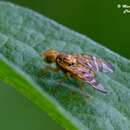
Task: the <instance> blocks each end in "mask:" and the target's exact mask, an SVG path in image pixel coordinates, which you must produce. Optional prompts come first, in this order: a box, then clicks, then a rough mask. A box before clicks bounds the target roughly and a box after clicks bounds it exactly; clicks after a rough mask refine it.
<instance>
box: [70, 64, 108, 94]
mask: <svg viewBox="0 0 130 130" xmlns="http://www.w3.org/2000/svg"><path fill="white" fill-rule="evenodd" d="M70 72H71V74H72V76H74V77H75V78H79V79H81V80H83V81H85V82H86V83H88V84H90V85H91V86H92V87H93V88H95V89H96V90H98V91H100V92H103V93H107V92H106V90H105V89H104V87H103V86H102V84H100V83H99V82H98V81H97V80H96V74H95V72H94V71H93V70H91V69H89V68H87V67H84V66H82V65H81V64H77V65H75V66H74V65H73V66H72V67H70Z"/></svg>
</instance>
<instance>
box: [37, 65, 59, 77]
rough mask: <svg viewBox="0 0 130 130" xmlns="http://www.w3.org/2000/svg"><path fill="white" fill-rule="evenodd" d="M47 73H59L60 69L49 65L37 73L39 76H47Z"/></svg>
mask: <svg viewBox="0 0 130 130" xmlns="http://www.w3.org/2000/svg"><path fill="white" fill-rule="evenodd" d="M49 71H52V72H55V73H56V72H59V71H60V68H59V67H58V66H56V68H54V67H52V66H50V65H47V66H46V67H45V68H44V69H42V70H41V71H40V73H39V76H45V75H47V74H48V72H49Z"/></svg>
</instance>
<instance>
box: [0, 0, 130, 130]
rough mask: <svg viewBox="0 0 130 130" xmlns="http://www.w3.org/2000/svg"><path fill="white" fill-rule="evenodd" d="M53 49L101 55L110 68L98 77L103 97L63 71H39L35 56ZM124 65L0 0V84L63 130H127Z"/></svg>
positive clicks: (128, 78) (129, 93) (128, 91)
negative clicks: (109, 64) (112, 72)
mask: <svg viewBox="0 0 130 130" xmlns="http://www.w3.org/2000/svg"><path fill="white" fill-rule="evenodd" d="M49 48H54V49H57V50H59V51H63V52H67V53H84V54H91V55H96V56H99V57H102V58H103V59H105V60H107V61H109V62H111V63H112V64H113V65H114V67H115V72H114V74H112V75H105V74H101V73H100V74H99V76H98V77H99V79H100V82H102V84H103V85H104V86H105V89H106V90H107V91H108V94H107V95H103V94H102V93H99V92H97V91H94V90H93V89H92V88H91V87H88V85H87V84H86V85H85V86H86V87H85V90H84V93H89V94H90V95H91V97H90V99H86V98H85V97H84V96H83V94H82V93H81V92H80V90H79V84H80V83H79V82H78V81H75V80H73V79H69V80H67V81H65V82H61V83H60V80H59V79H60V78H61V77H62V76H64V74H63V73H61V72H59V73H53V72H49V73H48V74H47V75H45V76H40V75H39V73H40V71H41V70H42V69H45V66H46V64H45V62H44V61H43V60H42V58H41V57H40V53H41V52H42V51H45V50H47V49H49ZM129 66H130V61H129V60H127V59H126V58H123V57H122V56H120V55H118V54H116V53H114V52H112V51H110V50H109V49H107V48H105V47H103V46H101V45H99V44H98V43H96V42H94V41H93V40H91V39H89V38H88V37H86V36H83V35H80V34H78V33H76V32H74V31H71V30H69V29H67V28H65V27H63V26H62V25H59V24H57V23H56V22H54V21H52V20H50V19H48V18H46V17H44V16H41V15H39V14H37V13H35V12H33V11H31V10H29V9H26V8H22V7H19V6H16V5H14V4H11V3H6V2H0V80H2V81H3V82H5V83H6V84H8V85H9V86H12V87H14V88H15V89H17V90H18V91H19V92H21V93H22V94H23V95H24V96H26V97H28V98H29V99H30V100H31V101H32V102H34V103H35V104H37V105H38V106H39V107H40V108H41V109H42V110H44V111H46V112H47V113H48V114H49V115H50V116H51V117H52V118H53V119H54V120H56V121H57V122H58V123H59V124H61V125H62V126H63V127H64V128H66V129H68V130H76V129H80V130H130V103H129V101H130V67H129Z"/></svg>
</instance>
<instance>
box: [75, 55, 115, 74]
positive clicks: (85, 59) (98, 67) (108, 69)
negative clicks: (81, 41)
mask: <svg viewBox="0 0 130 130" xmlns="http://www.w3.org/2000/svg"><path fill="white" fill-rule="evenodd" d="M76 58H77V62H79V63H80V64H82V65H84V66H86V67H89V68H90V69H92V70H93V71H95V72H98V71H100V72H104V73H113V71H114V67H113V66H112V64H110V63H107V62H106V61H104V60H102V59H101V58H97V57H95V56H89V55H84V56H77V57H76Z"/></svg>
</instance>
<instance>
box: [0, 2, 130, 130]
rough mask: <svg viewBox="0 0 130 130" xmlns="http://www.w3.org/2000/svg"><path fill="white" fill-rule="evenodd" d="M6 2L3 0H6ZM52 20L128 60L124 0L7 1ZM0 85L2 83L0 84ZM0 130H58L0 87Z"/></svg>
mask: <svg viewBox="0 0 130 130" xmlns="http://www.w3.org/2000/svg"><path fill="white" fill-rule="evenodd" d="M6 1H7V0H6ZM8 1H10V2H13V3H16V4H19V5H22V6H24V7H28V8H30V9H32V10H35V11H37V12H39V13H41V14H43V15H45V16H47V17H49V18H52V19H54V20H55V21H57V22H58V23H60V24H63V25H65V26H67V27H69V28H71V29H73V30H75V31H77V32H80V33H82V34H85V35H87V36H89V37H90V38H92V39H93V40H95V41H97V42H99V43H100V44H103V45H104V46H106V47H108V48H110V49H112V50H114V51H115V52H117V53H119V54H121V55H123V56H125V57H127V58H129V59H130V49H129V48H130V36H129V35H130V26H129V25H130V14H123V9H119V8H117V4H127V5H130V2H129V1H126V0H98V1H97V0H8ZM0 86H4V85H1V83H0ZM0 88H1V89H0V103H1V104H0V106H1V107H0V129H2V130H9V129H10V130H17V129H19V130H62V128H61V127H60V126H59V125H57V124H56V123H55V122H54V121H52V120H51V119H50V117H48V116H47V115H46V113H43V112H42V111H41V110H40V109H39V108H38V107H36V106H35V105H33V104H32V103H30V102H29V101H28V100H27V99H26V98H24V97H23V96H21V95H20V94H18V93H17V92H15V90H13V89H11V88H8V87H0Z"/></svg>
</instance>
